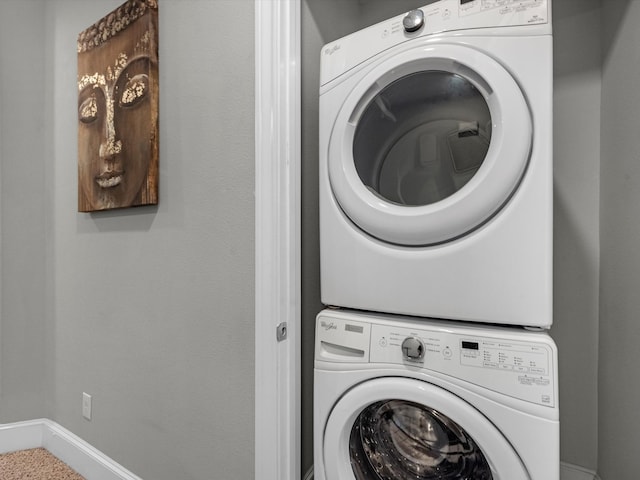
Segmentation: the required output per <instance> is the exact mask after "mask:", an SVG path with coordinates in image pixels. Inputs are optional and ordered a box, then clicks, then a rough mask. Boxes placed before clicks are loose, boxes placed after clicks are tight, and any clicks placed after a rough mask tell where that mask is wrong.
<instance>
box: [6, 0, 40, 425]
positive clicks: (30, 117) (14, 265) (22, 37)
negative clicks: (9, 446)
mask: <svg viewBox="0 0 640 480" xmlns="http://www.w3.org/2000/svg"><path fill="white" fill-rule="evenodd" d="M42 12H43V3H42V2H41V1H29V2H20V1H6V0H4V1H2V2H0V62H1V63H0V131H1V132H2V143H1V144H0V193H1V196H0V205H1V206H2V210H1V212H0V224H1V226H0V231H1V232H2V234H3V235H2V241H1V244H2V251H1V256H0V262H1V265H2V271H1V272H2V274H1V277H2V278H1V286H2V291H1V298H2V299H3V300H6V301H3V302H2V308H1V310H0V380H1V382H0V421H7V420H14V419H27V418H34V417H37V416H42V415H43V414H44V413H45V410H44V409H45V404H46V398H47V395H46V385H47V384H46V377H45V370H44V366H45V364H46V357H45V356H46V352H47V350H48V344H47V335H46V328H45V313H46V310H45V283H46V264H47V263H46V257H45V252H46V241H47V232H46V224H47V222H46V215H45V210H46V191H47V185H46V182H47V178H46V168H47V167H46V166H47V164H48V163H50V162H51V161H52V158H51V154H50V151H49V150H48V149H47V148H46V142H47V132H46V129H47V127H46V121H47V114H48V110H47V108H46V94H45V90H46V89H45V82H46V77H47V75H46V72H45V51H44V45H45V27H44V15H43V13H42Z"/></svg>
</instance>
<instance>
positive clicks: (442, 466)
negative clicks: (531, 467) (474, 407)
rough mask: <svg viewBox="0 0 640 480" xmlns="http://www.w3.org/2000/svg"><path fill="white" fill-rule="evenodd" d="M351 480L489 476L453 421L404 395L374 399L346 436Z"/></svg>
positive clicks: (439, 479)
mask: <svg viewBox="0 0 640 480" xmlns="http://www.w3.org/2000/svg"><path fill="white" fill-rule="evenodd" d="M349 454H350V458H351V467H352V469H353V472H354V476H355V478H356V479H357V480H374V479H375V480H400V479H405V478H412V479H415V480H436V479H437V480H459V479H461V478H469V479H471V478H472V479H474V480H493V475H492V474H491V467H490V466H489V463H488V462H487V459H486V457H485V456H484V454H483V453H482V450H481V449H480V447H478V445H477V444H476V443H475V442H474V440H473V439H472V438H471V437H470V436H469V435H468V433H467V432H465V431H464V429H463V428H462V427H461V426H460V425H458V424H457V423H456V422H455V421H453V420H452V419H450V418H448V417H447V416H446V415H444V414H442V413H440V412H438V411H437V410H435V409H433V408H428V407H425V406H424V405H420V404H417V403H414V402H407V401H404V400H386V401H380V402H375V403H373V404H371V405H369V406H368V407H367V408H365V409H364V410H363V411H362V413H360V415H359V416H358V418H357V419H356V421H355V422H354V426H353V428H352V429H351V435H350V438H349Z"/></svg>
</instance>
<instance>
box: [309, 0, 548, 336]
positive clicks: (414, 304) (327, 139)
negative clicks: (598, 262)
mask: <svg viewBox="0 0 640 480" xmlns="http://www.w3.org/2000/svg"><path fill="white" fill-rule="evenodd" d="M552 189H553V185H552V36H551V1H550V0H500V1H498V0H441V1H439V2H436V3H432V4H430V5H428V6H426V7H423V8H421V9H418V10H415V11H412V12H410V13H409V14H407V15H399V16H398V17H395V18H392V19H391V20H388V21H385V22H382V23H379V24H377V25H374V26H372V27H369V28H367V29H365V30H362V31H359V32H357V33H354V34H352V35H350V36H347V37H345V38H342V39H340V40H337V41H335V42H333V43H330V44H328V45H326V46H325V47H323V49H322V53H321V87H320V237H321V241H320V248H321V289H322V301H323V303H324V304H326V305H334V306H342V307H349V308H355V309H362V310H368V311H379V312H388V313H399V314H408V315H416V316H425V317H437V318H445V319H457V320H466V321H478V322H490V323H501V324H502V323H504V324H515V325H528V326H537V327H544V328H548V327H549V326H550V325H551V323H552V206H553V205H552V201H553V197H552V193H553V192H552Z"/></svg>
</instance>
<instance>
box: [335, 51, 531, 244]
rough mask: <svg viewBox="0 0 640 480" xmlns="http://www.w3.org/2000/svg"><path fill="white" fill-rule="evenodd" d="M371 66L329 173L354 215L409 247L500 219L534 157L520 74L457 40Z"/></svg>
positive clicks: (339, 127)
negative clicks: (517, 76)
mask: <svg viewBox="0 0 640 480" xmlns="http://www.w3.org/2000/svg"><path fill="white" fill-rule="evenodd" d="M366 68H368V71H367V72H366V73H365V74H364V76H363V79H362V80H361V81H359V82H358V83H357V85H356V86H355V88H354V89H353V90H352V91H351V92H350V94H349V96H348V97H347V100H346V101H345V103H344V105H343V106H342V108H341V110H340V112H339V113H338V116H337V118H336V122H335V124H334V126H333V129H332V132H331V138H330V143H329V152H328V155H329V159H328V172H329V180H330V184H331V188H332V192H333V194H334V196H335V199H336V200H337V203H338V204H339V205H340V207H341V208H342V210H343V211H344V213H345V214H346V215H347V217H348V218H349V219H350V220H351V221H352V222H353V223H354V224H355V225H357V226H358V227H359V228H360V229H362V230H363V231H365V232H366V233H367V234H369V235H371V236H373V237H375V238H378V239H380V240H383V241H385V242H389V243H393V244H398V245H407V246H425V245H434V244H438V243H443V242H447V241H450V240H452V239H455V238H458V237H461V236H463V235H465V234H467V233H469V232H471V231H473V230H475V229H477V228H478V227H479V226H481V225H482V224H484V223H485V222H487V221H488V220H489V219H491V218H492V217H493V216H494V215H495V214H496V213H497V212H498V211H499V210H500V209H501V208H502V207H503V206H504V205H505V203H506V202H507V201H508V200H509V198H510V197H511V195H512V194H513V193H514V191H515V190H516V188H517V186H518V184H519V182H520V181H521V179H522V177H523V175H524V173H525V170H526V167H527V164H528V162H529V158H530V154H531V145H532V136H533V127H532V120H531V112H530V110H529V107H528V105H527V103H526V100H525V98H524V96H523V94H522V91H521V90H520V88H519V86H518V84H517V83H516V81H515V80H514V79H513V77H512V76H511V75H510V74H509V73H508V72H507V70H506V69H505V68H504V67H503V66H502V65H501V64H499V63H498V62H497V61H495V60H494V59H492V58H491V57H488V56H487V55H485V54H484V53H482V52H479V51H477V50H474V49H473V48H471V47H466V46H461V45H449V44H436V45H432V44H427V45H422V46H420V47H415V48H413V49H410V50H407V51H405V52H402V53H397V52H395V51H394V52H388V53H387V54H385V55H384V56H383V58H381V59H380V60H379V61H377V62H375V63H374V64H372V65H369V66H368V67H366Z"/></svg>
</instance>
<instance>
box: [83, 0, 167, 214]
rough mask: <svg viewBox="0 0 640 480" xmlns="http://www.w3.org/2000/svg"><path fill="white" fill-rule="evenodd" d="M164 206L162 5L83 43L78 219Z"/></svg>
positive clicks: (142, 7)
mask: <svg viewBox="0 0 640 480" xmlns="http://www.w3.org/2000/svg"><path fill="white" fill-rule="evenodd" d="M157 203H158V4H157V0H128V1H127V2H125V3H124V4H123V5H121V6H120V7H119V8H117V9H116V10H114V11H113V12H111V13H110V14H108V15H107V16H106V17H104V18H103V19H101V20H99V21H98V22H96V23H95V24H94V25H92V26H91V27H89V28H87V29H86V30H84V31H83V32H81V33H80V34H79V35H78V211H80V212H94V211H99V210H110V209H114V208H124V207H133V206H140V205H156V204H157Z"/></svg>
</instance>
